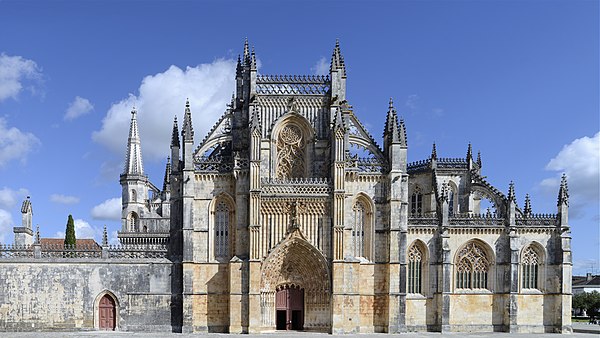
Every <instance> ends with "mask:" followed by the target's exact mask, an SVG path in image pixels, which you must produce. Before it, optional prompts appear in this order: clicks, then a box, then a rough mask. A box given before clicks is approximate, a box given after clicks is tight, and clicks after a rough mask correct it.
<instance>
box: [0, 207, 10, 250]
mask: <svg viewBox="0 0 600 338" xmlns="http://www.w3.org/2000/svg"><path fill="white" fill-rule="evenodd" d="M11 224H12V217H11V215H10V213H9V212H8V211H6V210H2V209H0V243H6V240H7V239H8V237H9V235H10V232H11V227H10V226H11Z"/></svg>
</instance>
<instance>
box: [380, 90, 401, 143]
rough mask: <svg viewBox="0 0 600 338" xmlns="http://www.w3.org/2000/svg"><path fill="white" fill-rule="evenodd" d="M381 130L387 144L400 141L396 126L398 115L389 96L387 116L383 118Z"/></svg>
mask: <svg viewBox="0 0 600 338" xmlns="http://www.w3.org/2000/svg"><path fill="white" fill-rule="evenodd" d="M384 129H385V130H384V131H383V138H384V140H385V141H386V144H387V145H390V144H394V143H400V131H399V127H398V115H397V114H396V109H395V108H394V101H393V100H392V98H391V97H390V102H389V104H388V111H387V116H386V119H385V127H384Z"/></svg>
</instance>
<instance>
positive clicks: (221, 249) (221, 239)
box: [214, 200, 232, 258]
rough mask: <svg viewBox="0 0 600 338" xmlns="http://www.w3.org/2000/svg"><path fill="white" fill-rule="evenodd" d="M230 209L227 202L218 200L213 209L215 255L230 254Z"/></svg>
mask: <svg viewBox="0 0 600 338" xmlns="http://www.w3.org/2000/svg"><path fill="white" fill-rule="evenodd" d="M231 223H232V220H231V210H230V206H229V203H227V202H226V201H223V200H220V201H218V202H217V205H216V206H215V211H214V245H215V257H225V258H229V256H230V250H229V247H230V238H229V232H230V228H229V227H230V225H231Z"/></svg>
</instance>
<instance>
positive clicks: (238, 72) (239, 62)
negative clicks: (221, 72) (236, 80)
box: [235, 54, 243, 77]
mask: <svg viewBox="0 0 600 338" xmlns="http://www.w3.org/2000/svg"><path fill="white" fill-rule="evenodd" d="M242 70H243V69H242V60H241V58H240V55H239V54H238V58H237V64H236V66H235V76H236V77H240V76H242Z"/></svg>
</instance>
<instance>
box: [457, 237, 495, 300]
mask: <svg viewBox="0 0 600 338" xmlns="http://www.w3.org/2000/svg"><path fill="white" fill-rule="evenodd" d="M489 269H490V260H489V258H488V256H487V254H486V251H485V249H484V248H483V247H482V246H481V245H479V244H478V243H476V242H470V243H468V244H467V245H466V246H465V247H464V248H463V249H462V250H460V252H459V253H458V259H457V263H456V287H457V288H459V289H487V288H488V272H489Z"/></svg>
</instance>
